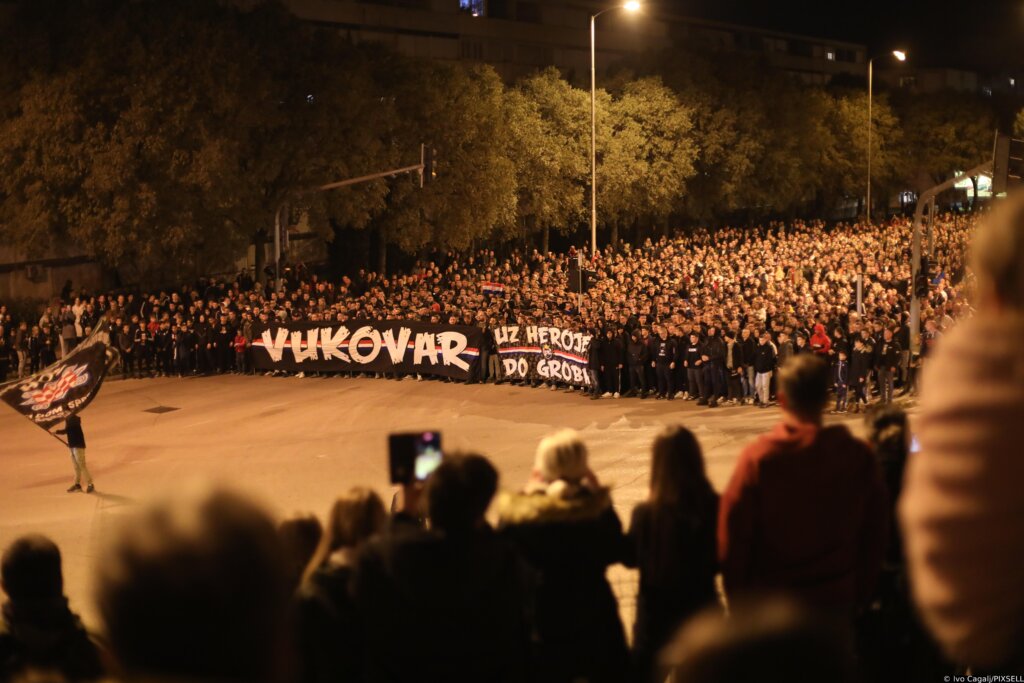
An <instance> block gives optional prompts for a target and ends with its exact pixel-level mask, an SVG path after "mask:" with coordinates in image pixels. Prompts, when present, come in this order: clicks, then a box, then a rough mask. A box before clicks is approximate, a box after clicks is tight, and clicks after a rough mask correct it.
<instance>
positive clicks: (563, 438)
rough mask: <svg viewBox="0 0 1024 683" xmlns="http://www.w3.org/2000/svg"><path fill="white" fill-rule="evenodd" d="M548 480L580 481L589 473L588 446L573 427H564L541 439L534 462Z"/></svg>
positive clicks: (541, 474)
mask: <svg viewBox="0 0 1024 683" xmlns="http://www.w3.org/2000/svg"><path fill="white" fill-rule="evenodd" d="M533 468H534V470H535V471H536V472H537V473H538V474H539V475H540V476H541V477H542V478H543V479H544V481H546V482H553V481H557V480H559V479H564V480H567V481H579V480H580V479H583V477H585V476H586V475H587V472H588V471H589V468H588V466H587V447H586V446H585V445H584V444H583V441H582V440H581V439H580V435H579V434H578V433H577V432H576V431H575V430H573V429H563V430H561V431H559V432H555V433H554V434H552V435H550V436H547V437H545V438H543V439H541V442H540V444H539V445H538V446H537V455H536V457H535V459H534V463H533Z"/></svg>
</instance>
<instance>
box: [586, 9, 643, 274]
mask: <svg viewBox="0 0 1024 683" xmlns="http://www.w3.org/2000/svg"><path fill="white" fill-rule="evenodd" d="M617 9H622V10H626V11H627V12H631V13H632V12H639V11H640V3H639V2H637V0H629V2H626V3H623V4H621V5H617V6H615V7H609V8H607V9H603V10H601V11H600V12H598V13H597V14H592V15H590V256H591V258H593V257H595V256H597V55H596V52H597V48H596V47H595V45H596V42H597V41H596V30H595V27H596V25H597V18H598V17H599V16H601V15H602V14H604V13H606V12H611V11H612V10H617Z"/></svg>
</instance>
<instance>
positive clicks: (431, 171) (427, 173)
mask: <svg viewBox="0 0 1024 683" xmlns="http://www.w3.org/2000/svg"><path fill="white" fill-rule="evenodd" d="M437 165H438V164H437V150H436V149H434V148H433V147H427V148H426V150H425V151H424V155H423V182H424V183H432V182H434V181H435V180H437Z"/></svg>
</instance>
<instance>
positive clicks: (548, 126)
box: [506, 69, 590, 249]
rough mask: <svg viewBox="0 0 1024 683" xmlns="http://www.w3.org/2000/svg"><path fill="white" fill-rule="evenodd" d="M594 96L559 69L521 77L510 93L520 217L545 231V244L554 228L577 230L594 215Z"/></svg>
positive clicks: (509, 114) (512, 152) (511, 152)
mask: <svg viewBox="0 0 1024 683" xmlns="http://www.w3.org/2000/svg"><path fill="white" fill-rule="evenodd" d="M589 99H590V98H589V96H588V94H587V93H585V92H584V91H582V90H580V89H578V88H574V87H572V86H571V85H570V84H569V83H568V82H566V81H565V80H564V79H562V77H561V76H560V75H559V74H558V71H556V70H555V69H547V70H545V71H542V72H539V73H537V74H535V75H533V76H530V77H528V78H526V79H524V80H522V81H520V82H519V83H518V84H517V86H516V87H515V88H514V89H512V90H510V91H509V92H508V94H507V96H506V107H507V120H508V125H509V130H510V133H511V136H510V145H511V148H510V150H509V156H510V158H512V159H513V160H515V163H516V185H517V197H518V212H519V217H520V222H521V223H523V224H525V227H526V229H527V230H528V231H532V230H540V231H541V232H542V234H543V235H544V239H543V245H544V249H547V246H548V237H547V236H548V231H549V230H551V229H552V228H554V229H556V230H558V231H560V232H569V231H572V230H574V229H575V228H577V227H578V226H579V224H580V223H581V222H583V221H585V219H586V216H587V215H588V212H587V211H586V208H585V207H586V201H587V195H586V192H587V187H588V185H589V177H590V176H589V171H590V164H589V159H590V116H589V107H590V102H589Z"/></svg>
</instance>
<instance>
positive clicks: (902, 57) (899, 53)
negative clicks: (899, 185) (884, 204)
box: [865, 50, 907, 223]
mask: <svg viewBox="0 0 1024 683" xmlns="http://www.w3.org/2000/svg"><path fill="white" fill-rule="evenodd" d="M892 56H893V57H895V58H896V59H897V60H899V61H901V62H905V61H907V53H906V52H904V51H903V50H893V51H892ZM874 79H875V58H874V57H872V58H871V59H869V60H868V196H867V204H866V206H865V211H866V212H867V218H868V223H870V222H871V131H872V130H873V129H874V127H875V121H874V119H873V118H872V111H871V98H872V93H873V91H874Z"/></svg>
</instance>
